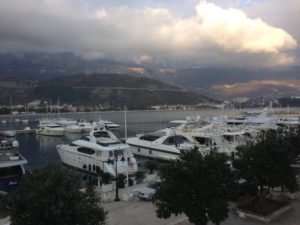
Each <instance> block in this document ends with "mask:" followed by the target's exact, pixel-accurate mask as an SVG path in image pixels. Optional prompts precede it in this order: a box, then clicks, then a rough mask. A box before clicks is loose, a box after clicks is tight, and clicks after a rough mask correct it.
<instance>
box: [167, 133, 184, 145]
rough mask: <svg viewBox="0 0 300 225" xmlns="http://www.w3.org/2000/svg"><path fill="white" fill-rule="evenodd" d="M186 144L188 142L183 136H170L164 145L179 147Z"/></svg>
mask: <svg viewBox="0 0 300 225" xmlns="http://www.w3.org/2000/svg"><path fill="white" fill-rule="evenodd" d="M184 142H188V140H187V139H186V138H185V137H183V136H181V135H175V136H170V137H168V138H167V139H166V140H165V141H164V143H163V144H165V145H175V146H179V145H180V144H182V143H184Z"/></svg>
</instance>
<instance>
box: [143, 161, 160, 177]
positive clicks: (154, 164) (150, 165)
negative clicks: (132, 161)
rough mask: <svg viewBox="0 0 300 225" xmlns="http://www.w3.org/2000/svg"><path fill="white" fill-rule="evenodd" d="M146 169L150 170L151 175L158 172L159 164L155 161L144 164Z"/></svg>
mask: <svg viewBox="0 0 300 225" xmlns="http://www.w3.org/2000/svg"><path fill="white" fill-rule="evenodd" d="M144 166H145V168H147V169H149V170H150V174H152V173H153V170H156V169H157V168H158V163H157V162H155V161H151V160H149V161H146V162H145V164H144Z"/></svg>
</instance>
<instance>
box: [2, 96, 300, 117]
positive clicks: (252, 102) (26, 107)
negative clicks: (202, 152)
mask: <svg viewBox="0 0 300 225" xmlns="http://www.w3.org/2000/svg"><path fill="white" fill-rule="evenodd" d="M270 104H272V107H275V108H276V107H299V106H300V96H294V97H286V98H278V99H272V98H266V97H258V98H253V99H249V98H245V97H243V98H234V99H231V100H226V101H223V102H220V103H218V104H215V103H211V102H206V103H205V102H204V103H199V104H193V105H183V104H176V105H169V104H163V105H152V106H149V107H147V108H144V110H194V109H203V108H214V109H218V108H219V109H223V108H236V109H241V108H262V107H265V106H269V105H270ZM123 109H124V108H123V107H115V106H113V105H108V104H103V105H102V104H98V105H93V106H87V105H73V104H67V103H63V104H58V103H52V102H51V101H50V102H48V101H42V100H34V101H31V102H28V103H25V104H17V105H0V115H9V114H12V115H18V114H35V113H37V114H38V113H76V112H95V111H122V110H123Z"/></svg>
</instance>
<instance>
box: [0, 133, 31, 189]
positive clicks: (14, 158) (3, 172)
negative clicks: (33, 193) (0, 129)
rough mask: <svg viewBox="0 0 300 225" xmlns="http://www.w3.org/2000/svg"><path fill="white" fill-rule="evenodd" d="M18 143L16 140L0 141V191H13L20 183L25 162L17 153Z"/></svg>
mask: <svg viewBox="0 0 300 225" xmlns="http://www.w3.org/2000/svg"><path fill="white" fill-rule="evenodd" d="M18 147H19V143H18V141H16V140H10V139H4V140H1V141H0V191H4V192H9V191H11V190H14V189H15V188H16V187H17V186H18V185H19V183H20V181H21V179H22V177H23V175H24V174H25V169H24V167H23V165H25V164H27V160H26V159H25V158H24V157H23V156H22V155H21V154H20V153H19V150H18Z"/></svg>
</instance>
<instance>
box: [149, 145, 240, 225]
mask: <svg viewBox="0 0 300 225" xmlns="http://www.w3.org/2000/svg"><path fill="white" fill-rule="evenodd" d="M233 185H234V176H233V173H232V171H231V169H230V166H229V164H228V163H227V156H225V155H224V154H217V153H215V152H213V151H212V152H211V153H210V154H208V155H206V156H202V154H201V153H200V152H199V151H198V150H197V149H194V150H191V151H187V152H182V153H181V155H180V158H179V159H178V160H176V161H174V162H171V163H170V164H168V165H166V166H164V167H163V168H162V169H161V183H160V184H159V186H158V190H157V192H156V195H155V197H154V203H155V204H156V206H157V211H156V213H157V216H158V217H160V218H168V217H170V216H171V214H172V213H173V214H175V215H178V214H181V213H185V214H186V215H187V217H188V218H189V220H190V221H191V222H192V223H195V224H201V225H205V224H207V223H208V222H209V221H212V222H213V223H215V224H220V223H221V222H222V221H223V220H225V219H226V218H227V216H228V211H229V209H228V202H229V198H230V189H231V187H232V186H233Z"/></svg>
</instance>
